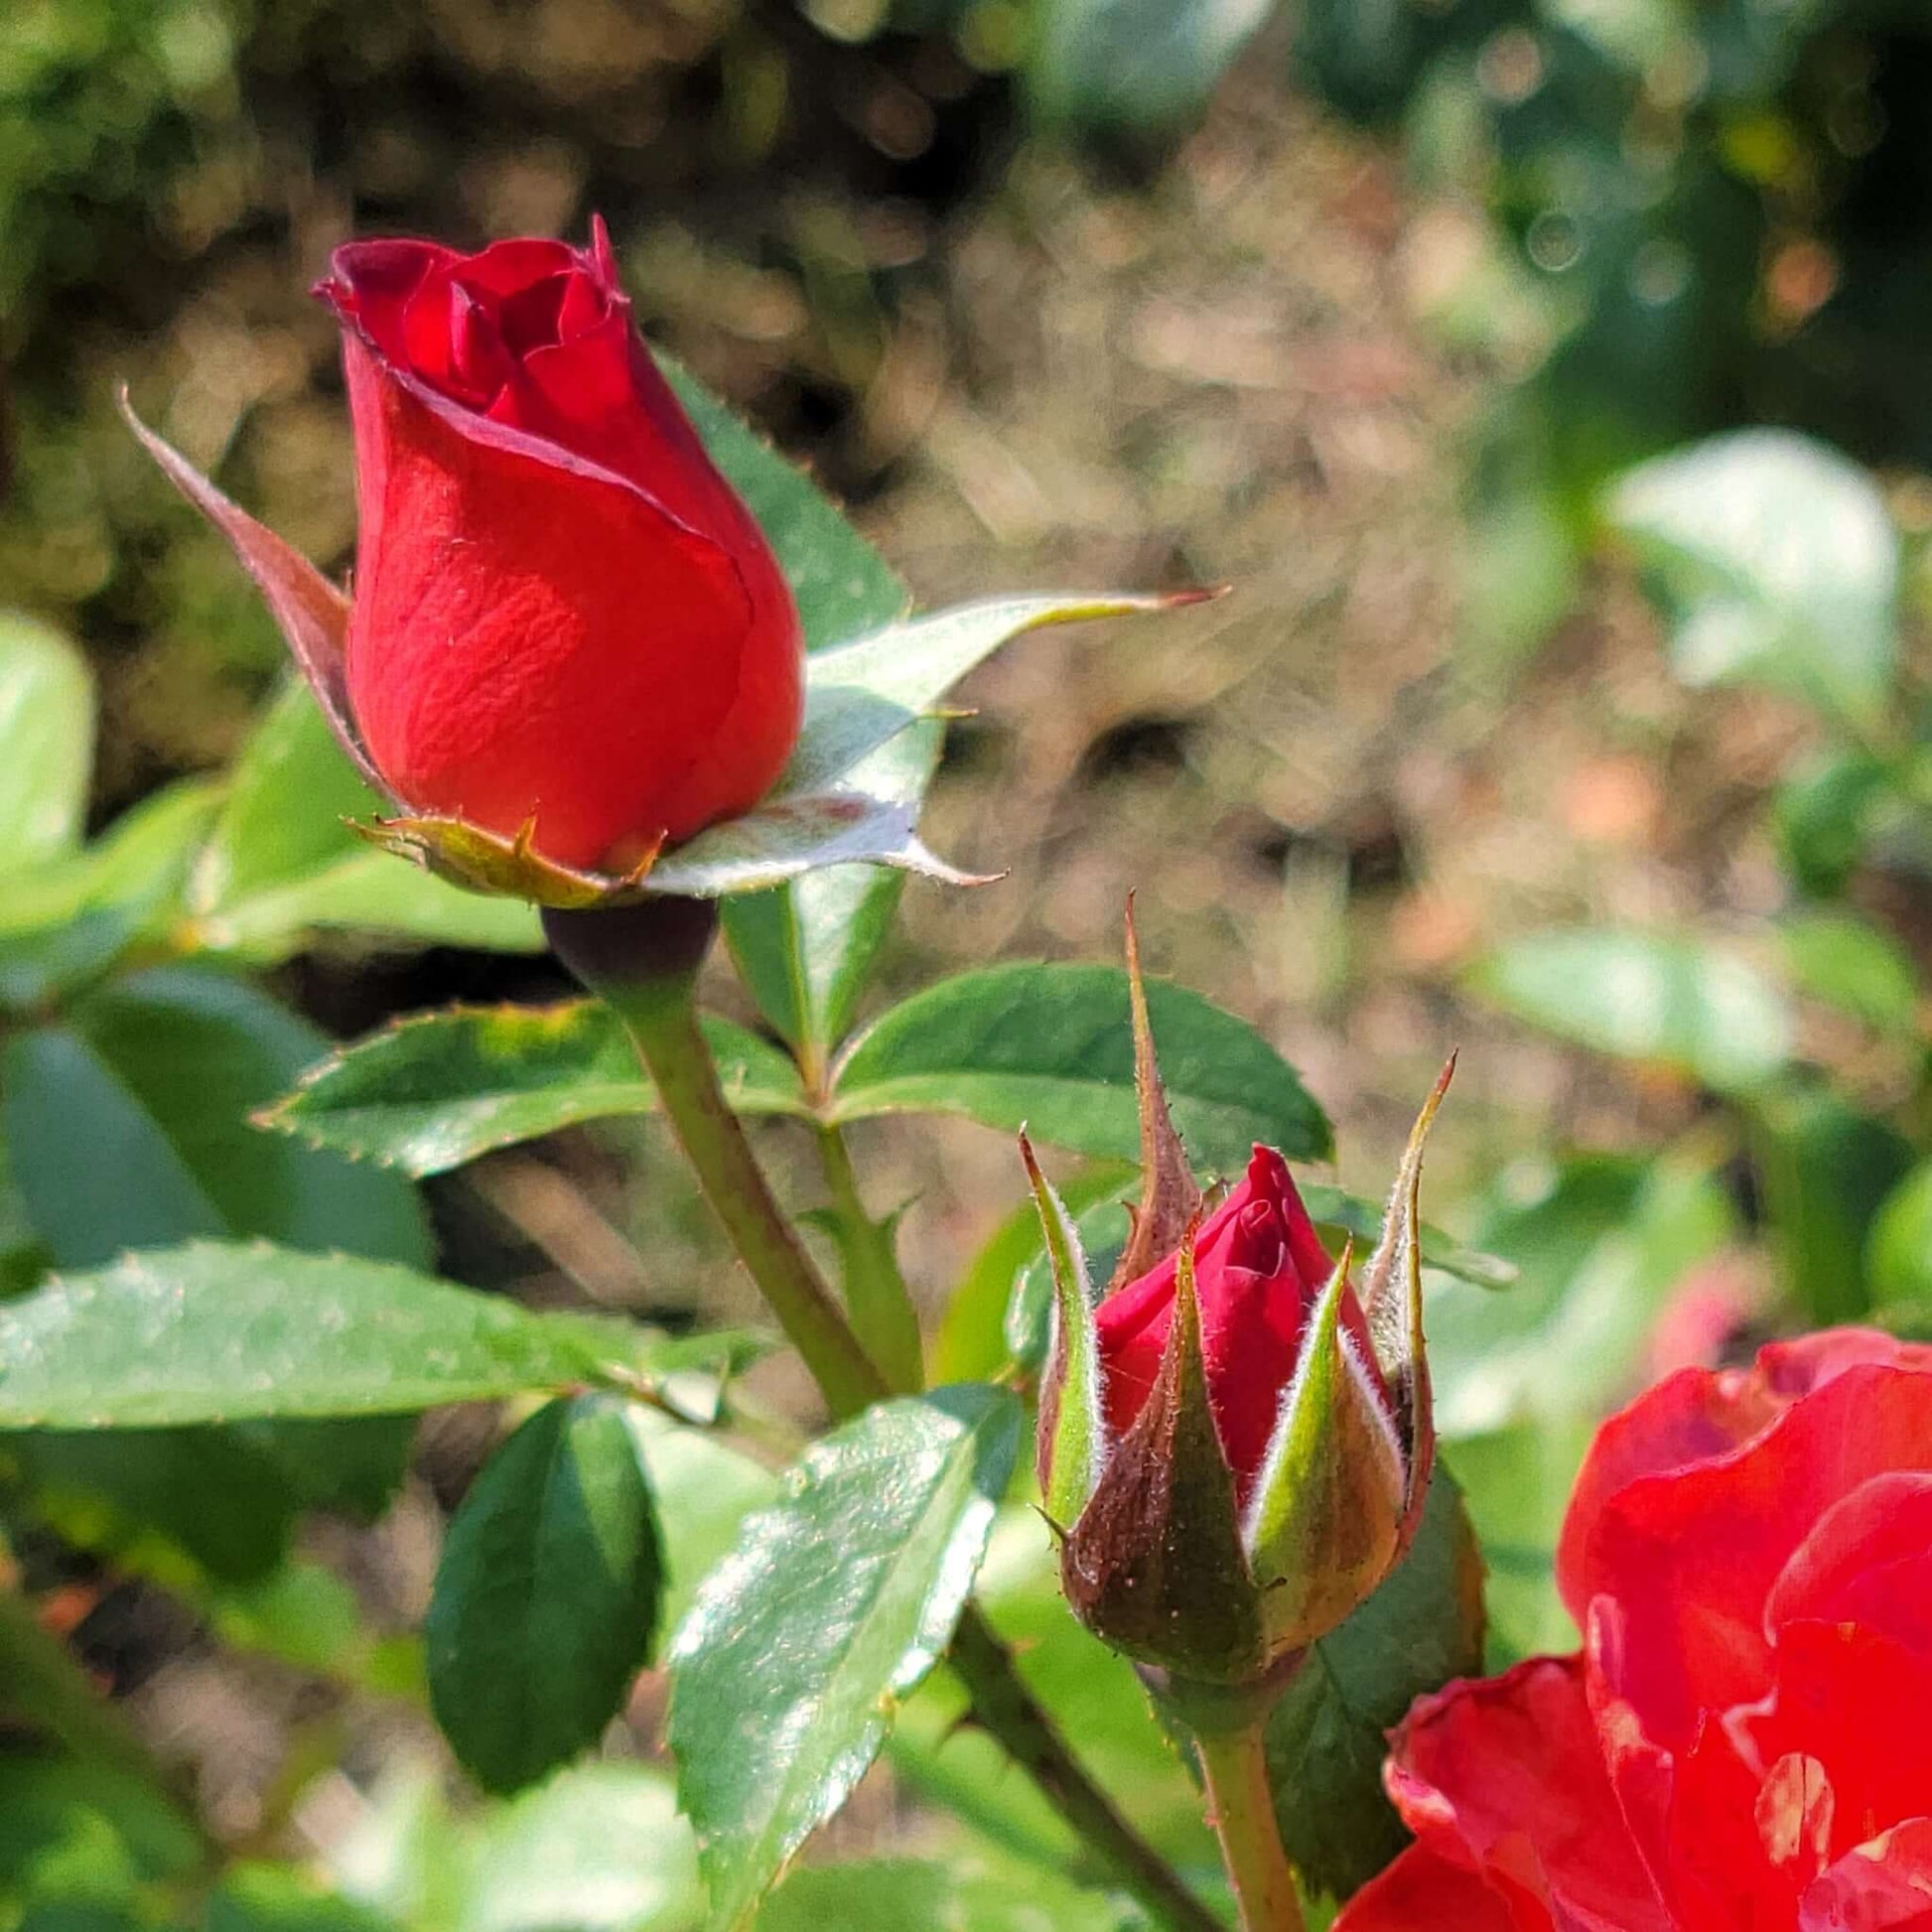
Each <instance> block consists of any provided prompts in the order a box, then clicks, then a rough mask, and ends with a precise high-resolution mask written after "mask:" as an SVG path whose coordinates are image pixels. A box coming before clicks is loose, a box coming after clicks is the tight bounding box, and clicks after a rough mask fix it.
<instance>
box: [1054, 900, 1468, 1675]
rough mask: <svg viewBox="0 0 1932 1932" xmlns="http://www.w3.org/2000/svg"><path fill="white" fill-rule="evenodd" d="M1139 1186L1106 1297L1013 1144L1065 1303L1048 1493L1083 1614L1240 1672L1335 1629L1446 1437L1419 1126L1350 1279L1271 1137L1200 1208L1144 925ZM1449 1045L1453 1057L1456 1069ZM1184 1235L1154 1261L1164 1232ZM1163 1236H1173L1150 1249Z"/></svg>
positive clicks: (1385, 1556) (1381, 1569)
mask: <svg viewBox="0 0 1932 1932" xmlns="http://www.w3.org/2000/svg"><path fill="white" fill-rule="evenodd" d="M1129 959H1130V965H1131V966H1133V967H1134V968H1135V971H1134V993H1135V997H1134V1018H1135V1030H1136V1039H1137V1049H1138V1055H1137V1056H1138V1062H1139V1070H1140V1076H1141V1077H1140V1087H1141V1111H1142V1138H1143V1148H1144V1154H1145V1160H1146V1168H1147V1175H1148V1178H1147V1183H1146V1190H1145V1193H1144V1196H1143V1199H1142V1202H1141V1206H1140V1210H1139V1212H1138V1214H1137V1216H1136V1220H1135V1231H1134V1238H1133V1240H1132V1241H1130V1243H1129V1246H1128V1250H1127V1252H1126V1254H1125V1255H1124V1256H1123V1257H1122V1262H1121V1266H1120V1268H1119V1270H1117V1271H1116V1276H1115V1281H1114V1283H1113V1285H1112V1286H1111V1287H1110V1289H1109V1291H1108V1293H1107V1294H1106V1296H1105V1297H1104V1298H1102V1299H1099V1300H1097V1301H1096V1298H1095V1297H1094V1296H1093V1294H1092V1292H1091V1288H1090V1285H1089V1283H1088V1281H1087V1278H1086V1267H1085V1261H1084V1258H1083V1257H1082V1255H1081V1253H1080V1248H1079V1241H1078V1236H1077V1233H1076V1231H1075V1230H1074V1228H1073V1225H1072V1223H1071V1221H1070V1219H1069V1218H1068V1216H1067V1214H1066V1212H1065V1210H1064V1208H1063V1207H1062V1206H1061V1204H1060V1202H1059V1199H1058V1197H1057V1196H1056V1195H1055V1194H1054V1192H1053V1190H1052V1188H1051V1187H1050V1186H1049V1185H1048V1184H1047V1182H1046V1181H1045V1179H1044V1178H1043V1177H1042V1176H1041V1174H1040V1173H1039V1171H1038V1168H1037V1166H1036V1164H1035V1162H1034V1159H1033V1153H1032V1149H1031V1148H1030V1147H1027V1146H1026V1143H1025V1140H1024V1137H1023V1141H1022V1149H1023V1153H1024V1155H1025V1157H1026V1160H1027V1164H1028V1169H1029V1172H1030V1173H1031V1174H1032V1177H1033V1182H1034V1188H1035V1197H1036V1198H1037V1200H1038V1202H1039V1207H1040V1213H1041V1217H1042V1220H1043V1222H1044V1224H1045V1228H1046V1237H1047V1252H1048V1256H1049V1258H1050V1261H1051V1264H1052V1270H1053V1277H1054V1286H1055V1299H1054V1321H1053V1336H1052V1342H1051V1346H1050V1349H1049V1353H1048V1358H1047V1366H1046V1372H1045V1377H1044V1381H1043V1384H1042V1387H1041V1391H1040V1430H1039V1473H1040V1487H1041V1492H1042V1500H1043V1505H1044V1508H1045V1510H1046V1514H1047V1516H1048V1517H1049V1519H1051V1520H1052V1522H1053V1523H1054V1524H1055V1526H1056V1527H1057V1528H1058V1529H1059V1531H1060V1533H1061V1546H1060V1577H1061V1584H1062V1587H1064V1589H1065V1591H1066V1596H1067V1600H1068V1602H1069V1603H1070V1604H1071V1606H1072V1608H1073V1610H1074V1613H1075V1614H1076V1615H1077V1616H1078V1617H1079V1618H1080V1620H1081V1621H1082V1622H1083V1623H1085V1624H1086V1625H1087V1627H1088V1628H1089V1629H1091V1630H1092V1631H1094V1633H1095V1634H1096V1635H1098V1636H1100V1637H1101V1638H1103V1639H1104V1640H1105V1641H1107V1642H1108V1643H1110V1644H1112V1645H1113V1646H1114V1647H1115V1648H1117V1649H1119V1650H1123V1651H1125V1652H1127V1653H1128V1654H1129V1655H1131V1656H1133V1657H1135V1658H1138V1659H1139V1660H1141V1661H1142V1662H1144V1663H1148V1664H1154V1665H1158V1666H1161V1667H1163V1668H1165V1669H1167V1670H1169V1671H1171V1672H1173V1673H1174V1674H1175V1676H1177V1677H1180V1678H1184V1679H1189V1680H1193V1681H1196V1682H1200V1683H1223V1684H1241V1683H1247V1682H1252V1681H1254V1680H1256V1679H1259V1678H1261V1677H1263V1676H1265V1675H1266V1674H1267V1673H1268V1672H1269V1671H1270V1670H1271V1668H1272V1667H1273V1666H1275V1665H1276V1664H1278V1663H1279V1662H1281V1661H1282V1660H1283V1659H1284V1658H1287V1657H1289V1656H1291V1655H1292V1654H1293V1653H1295V1652H1298V1651H1300V1650H1302V1649H1305V1648H1306V1647H1307V1646H1308V1645H1309V1644H1310V1643H1311V1642H1313V1641H1314V1640H1315V1639H1316V1638H1318V1637H1320V1636H1322V1635H1324V1634H1325V1633H1326V1632H1327V1631H1329V1630H1331V1629H1333V1628H1334V1627H1335V1626H1336V1625H1337V1624H1338V1623H1340V1622H1341V1621H1342V1619H1343V1618H1344V1617H1346V1616H1347V1615H1348V1614H1349V1613H1350V1611H1352V1610H1353V1609H1354V1608H1355V1607H1356V1606H1357V1605H1358V1604H1359V1603H1361V1602H1362V1601H1363V1600H1364V1599H1365V1598H1366V1597H1367V1596H1368V1595H1369V1594H1370V1593H1371V1592H1372V1591H1373V1590H1374V1589H1375V1588H1376V1587H1377V1586H1378V1585H1379V1584H1380V1583H1381V1582H1382V1580H1383V1579H1384V1578H1385V1577H1386V1576H1387V1575H1388V1574H1389V1572H1390V1571H1391V1570H1393V1569H1394V1568H1395V1566H1396V1564H1397V1563H1398V1562H1399V1561H1400V1560H1401V1558H1402V1557H1403V1555H1404V1554H1405V1553H1406V1551H1407V1549H1408V1547H1409V1542H1410V1540H1411V1538H1412V1537H1413V1535H1414V1533H1415V1528H1416V1523H1417V1521H1418V1519H1419V1517H1420V1514H1421V1509H1422V1503H1423V1499H1424V1496H1425V1494H1426V1493H1427V1490H1428V1485H1429V1478H1430V1474H1431V1469H1432V1465H1433V1461H1434V1449H1435V1438H1434V1432H1433V1428H1432V1425H1431V1419H1430V1402H1429V1380H1428V1371H1427V1365H1426V1363H1425V1361H1424V1357H1423V1350H1422V1317H1421V1309H1422V1281H1421V1270H1420V1260H1419V1255H1418V1251H1417V1228H1418V1202H1417V1194H1418V1188H1419V1184H1420V1178H1421V1167H1422V1151H1423V1143H1424V1141H1425V1139H1426V1137H1427V1134H1428V1131H1429V1126H1430V1123H1431V1121H1432V1120H1433V1118H1434V1116H1435V1113H1436V1109H1437V1106H1438V1105H1439V1104H1440V1102H1441V1099H1442V1095H1443V1092H1444V1089H1445V1088H1446V1087H1447V1085H1448V1082H1449V1068H1445V1070H1444V1074H1443V1078H1442V1080H1441V1082H1439V1084H1438V1086H1437V1088H1436V1091H1435V1093H1434V1094H1433V1095H1432V1096H1431V1098H1430V1100H1429V1102H1428V1104H1427V1105H1426V1106H1425V1108H1424V1109H1423V1113H1422V1117H1421V1119H1420V1120H1418V1122H1417V1124H1416V1129H1415V1132H1414V1134H1413V1135H1412V1136H1411V1138H1410V1143H1409V1149H1408V1152H1407V1154H1406V1156H1405V1157H1404V1160H1403V1164H1402V1170H1401V1173H1400V1175H1399V1176H1398V1179H1397V1182H1396V1187H1395V1191H1394V1196H1393V1198H1392V1200H1391V1202H1390V1206H1389V1212H1388V1217H1387V1220H1386V1223H1385V1225H1384V1228H1383V1233H1382V1238H1381V1241H1380V1243H1379V1244H1378V1246H1377V1248H1376V1251H1375V1253H1374V1255H1373V1256H1372V1257H1371V1258H1370V1260H1369V1263H1368V1265H1367V1267H1366V1269H1365V1270H1364V1271H1363V1275H1362V1281H1361V1286H1360V1289H1359V1291H1358V1290H1357V1288H1356V1286H1355V1285H1354V1284H1353V1283H1351V1281H1350V1279H1349V1263H1350V1255H1349V1253H1348V1252H1347V1251H1346V1250H1344V1252H1343V1254H1342V1257H1341V1259H1340V1260H1339V1261H1338V1262H1334V1263H1330V1261H1329V1259H1328V1256H1327V1253H1326V1251H1325V1250H1324V1249H1323V1247H1322V1245H1321V1242H1320V1240H1319V1238H1318V1237H1317V1236H1316V1234H1315V1231H1314V1227H1313V1224H1312V1223H1311V1220H1310V1218H1309V1215H1308V1210H1307V1209H1306V1208H1305V1207H1304V1205H1303V1203H1302V1199H1301V1196H1300V1194H1299V1193H1298V1192H1297V1191H1296V1187H1295V1182H1294V1180H1293V1178H1292V1177H1291V1176H1290V1174H1289V1172H1288V1166H1287V1163H1286V1162H1285V1161H1283V1159H1282V1157H1281V1156H1280V1155H1279V1154H1277V1153H1275V1152H1274V1151H1273V1150H1272V1149H1268V1148H1259V1147H1258V1148H1256V1150H1255V1153H1254V1158H1253V1160H1252V1161H1251V1163H1250V1164H1249V1168H1248V1173H1247V1174H1246V1176H1245V1177H1244V1178H1243V1180H1242V1181H1241V1183H1240V1185H1239V1186H1237V1187H1236V1188H1235V1189H1234V1190H1233V1191H1232V1192H1231V1193H1230V1194H1229V1195H1228V1197H1227V1198H1226V1199H1225V1200H1224V1201H1223V1202H1222V1203H1221V1205H1220V1206H1219V1207H1218V1208H1216V1209H1215V1210H1214V1212H1213V1213H1212V1214H1210V1215H1208V1216H1207V1217H1206V1218H1205V1219H1202V1218H1201V1212H1200V1196H1199V1194H1198V1191H1197V1190H1196V1188H1195V1186H1194V1182H1193V1180H1192V1177H1191V1176H1190V1175H1189V1174H1188V1173H1187V1172H1186V1169H1185V1165H1184V1162H1182V1161H1180V1159H1179V1142H1178V1139H1177V1137H1176V1136H1175V1134H1174V1131H1173V1124H1172V1122H1171V1120H1170V1119H1169V1116H1168V1111H1167V1103H1166V1099H1165V1097H1164V1095H1163V1093H1162V1090H1161V1085H1160V1076H1159V1073H1158V1071H1157V1070H1156V1068H1155V1065H1154V1058H1153V1047H1152V1041H1151V1036H1150V1035H1149V1032H1148V1027H1147V1016H1146V1003H1145V1000H1144V999H1143V998H1142V995H1141V990H1140V979H1139V972H1138V962H1137V961H1136V960H1135V959H1134V948H1133V941H1132V934H1131V927H1130V939H1129ZM1452 1064H1453V1063H1452V1062H1451V1065H1452ZM1177 1215H1178V1216H1180V1217H1181V1226H1180V1232H1179V1236H1178V1239H1177V1241H1176V1242H1175V1244H1174V1246H1173V1250H1172V1252H1169V1253H1167V1254H1165V1255H1161V1256H1160V1258H1159V1259H1152V1258H1151V1253H1150V1251H1151V1249H1152V1242H1151V1239H1149V1238H1144V1237H1150V1236H1151V1235H1152V1233H1153V1231H1154V1230H1157V1229H1158V1230H1164V1231H1165V1230H1171V1229H1172V1228H1173V1223H1174V1220H1175V1218H1176V1216H1177ZM1153 1252H1154V1253H1158V1250H1153Z"/></svg>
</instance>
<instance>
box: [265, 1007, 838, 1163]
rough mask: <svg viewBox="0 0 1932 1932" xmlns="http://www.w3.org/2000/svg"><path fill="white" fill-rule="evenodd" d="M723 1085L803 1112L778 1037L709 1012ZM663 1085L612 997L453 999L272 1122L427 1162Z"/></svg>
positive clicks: (361, 1049) (769, 1105)
mask: <svg viewBox="0 0 1932 1932" xmlns="http://www.w3.org/2000/svg"><path fill="white" fill-rule="evenodd" d="M703 1026H704V1032H705V1037H706V1039H707V1040H708V1041H709V1043H710V1046H711V1050H712V1053H713V1055H714V1056H715V1057H716V1059H717V1062H718V1072H719V1078H720V1079H721V1080H722V1081H723V1083H724V1088H725V1094H726V1097H727V1098H728V1099H729V1100H730V1101H731V1103H732V1105H733V1107H734V1108H735V1109H736V1110H737V1111H738V1112H740V1113H742V1114H781V1113H798V1112H802V1111H803V1110H804V1105H805V1102H804V1095H803V1091H802V1089H801V1088H800V1086H799V1083H798V1074H797V1071H796V1069H795V1068H793V1066H792V1064H791V1062H790V1061H789V1060H788V1059H787V1058H786V1057H785V1056H784V1054H783V1053H781V1052H779V1051H778V1050H777V1048H775V1047H773V1046H770V1045H768V1044H766V1042H765V1041H763V1040H762V1039H760V1038H759V1037H758V1035H756V1034H751V1033H747V1032H746V1031H745V1029H744V1028H742V1027H736V1026H734V1025H733V1024H732V1023H731V1022H730V1021H729V1020H719V1019H715V1018H712V1017H710V1016H707V1017H706V1018H705V1020H704V1022H703ZM656 1104H657V1100H656V1094H655V1093H654V1091H653V1090H652V1088H651V1086H650V1083H649V1082H648V1081H647V1080H646V1079H645V1078H644V1076H643V1074H642V1073H641V1072H640V1071H639V1069H638V1065H637V1055H636V1051H635V1049H634V1048H633V1047H632V1046H631V1044H630V1041H629V1039H628V1037H627V1036H626V1035H625V1034H624V1032H623V1029H622V1027H621V1025H620V1024H619V1023H618V1020H617V1017H616V1015H615V1014H613V1013H612V1011H611V1009H610V1008H609V1007H607V1006H605V1005H604V1004H603V1002H601V1001H598V1000H574V1001H570V1002H568V1003H567V1004H564V1005H561V1006H553V1007H450V1008H446V1009H444V1010H442V1011H440V1012H437V1013H427V1014H421V1015H418V1016H415V1017H413V1018H411V1019H408V1020H404V1021H401V1022H398V1023H397V1024H395V1025H393V1026H391V1027H388V1028H386V1029H385V1030H384V1031H383V1032H381V1033H378V1034H371V1035H369V1036H368V1038H366V1039H363V1040H359V1041H357V1042H356V1043H355V1044H354V1045H352V1046H347V1047H345V1048H343V1049H342V1050H341V1051H340V1052H337V1053H335V1054H332V1055H331V1056H330V1057H329V1058H328V1059H325V1060H322V1061H320V1062H319V1063H318V1064H317V1065H315V1066H313V1067H311V1068H310V1069H309V1071H308V1072H307V1073H306V1074H305V1075H304V1076H303V1079H302V1084H301V1085H300V1086H298V1087H297V1088H296V1089H295V1090H294V1091H293V1092H292V1093H289V1094H286V1095H284V1096H283V1098H282V1099H280V1100H278V1101H277V1102H275V1104H274V1105H273V1106H271V1107H269V1108H268V1109H266V1110H265V1111H264V1112H263V1113H262V1114H261V1115H260V1116H259V1119H260V1122H261V1124H262V1125H263V1126H265V1127H271V1128H279V1129H280V1130H282V1131H283V1132H284V1133H288V1134H294V1135H297V1136H299V1137H301V1138H302V1139H304V1140H307V1141H308V1142H310V1143H311V1145H313V1146H317V1147H326V1148H334V1149H337V1150H339V1151H340V1152H342V1153H345V1154H352V1155H356V1156H359V1157H362V1158H364V1159H367V1160H372V1161H378V1162H381V1163H382V1164H383V1165H384V1166H386V1167H394V1168H400V1169H402V1170H403V1171H404V1172H405V1173H411V1174H415V1175H418V1176H421V1175H424V1174H433V1173H446V1172H448V1171H449V1170H450V1169H452V1168H458V1167H461V1166H463V1165H464V1163H465V1162H468V1161H474V1160H476V1159H477V1158H478V1156H480V1155H483V1154H487V1153H488V1152H489V1151H490V1150H491V1149H493V1148H499V1147H509V1146H512V1145H514V1144H515V1143H517V1142H519V1141H528V1140H534V1139H535V1138H537V1137H538V1136H539V1135H543V1134H551V1133H555V1132H556V1131H557V1130H558V1129H559V1128H563V1127H572V1126H576V1125H577V1124H579V1123H580V1122H583V1121H587V1120H605V1119H609V1118H611V1117H613V1116H616V1115H622V1114H643V1113H649V1112H650V1111H651V1110H652V1109H653V1108H654V1107H655V1106H656Z"/></svg>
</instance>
